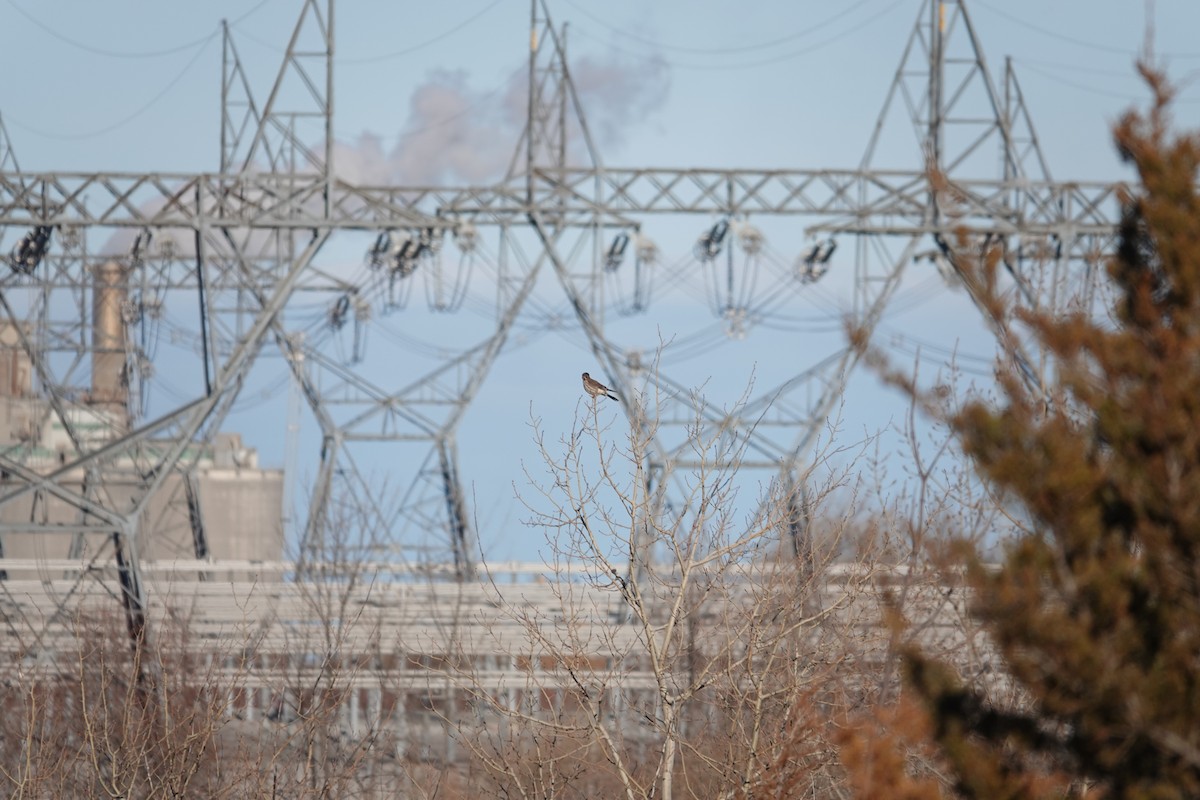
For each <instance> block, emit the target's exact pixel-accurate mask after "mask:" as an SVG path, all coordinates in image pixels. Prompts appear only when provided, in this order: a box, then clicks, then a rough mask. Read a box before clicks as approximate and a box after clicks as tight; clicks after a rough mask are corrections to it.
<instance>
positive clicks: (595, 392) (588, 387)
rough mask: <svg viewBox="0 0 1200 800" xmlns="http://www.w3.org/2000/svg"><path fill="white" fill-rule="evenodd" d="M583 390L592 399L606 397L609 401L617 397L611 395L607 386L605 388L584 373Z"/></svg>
mask: <svg viewBox="0 0 1200 800" xmlns="http://www.w3.org/2000/svg"><path fill="white" fill-rule="evenodd" d="M583 390H584V391H585V392H587V393H588V394H590V395H591V396H592V397H599V396H600V395H604V396H605V397H607V398H608V399H610V400H616V399H617V396H616V395H615V394H613V393H612V390H611V389H609V388H608V387H607V386H605V385H604V384H603V383H601V382H600V381H598V380H596V379H595V378H593V377H592V376H591V375H588V374H587V373H586V372H585V373H583Z"/></svg>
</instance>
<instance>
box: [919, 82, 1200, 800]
mask: <svg viewBox="0 0 1200 800" xmlns="http://www.w3.org/2000/svg"><path fill="white" fill-rule="evenodd" d="M1142 73H1143V75H1144V76H1145V78H1146V80H1147V81H1148V82H1149V84H1150V86H1151V88H1152V89H1153V91H1154V95H1155V102H1154V104H1153V106H1152V107H1151V109H1150V111H1149V112H1148V113H1146V114H1144V115H1143V114H1136V113H1130V114H1127V115H1126V116H1125V117H1124V118H1123V119H1121V120H1120V122H1119V124H1118V125H1117V126H1116V129H1115V136H1116V143H1117V147H1118V151H1119V152H1120V154H1121V156H1122V157H1123V158H1124V159H1125V160H1127V161H1128V162H1129V163H1130V164H1131V165H1132V166H1133V167H1134V169H1135V170H1136V172H1137V176H1138V185H1137V187H1136V188H1134V189H1131V190H1130V191H1129V193H1128V196H1126V197H1124V198H1123V208H1124V210H1123V216H1122V220H1121V226H1120V231H1119V234H1120V242H1119V246H1118V249H1117V252H1116V253H1115V255H1114V257H1113V258H1112V260H1111V262H1110V264H1109V267H1108V274H1109V277H1110V279H1111V282H1112V286H1113V289H1114V292H1115V295H1114V296H1115V299H1116V302H1115V307H1114V308H1113V313H1112V319H1109V320H1102V321H1097V320H1096V319H1095V318H1094V317H1091V316H1089V315H1087V314H1084V313H1079V314H1072V315H1055V314H1051V313H1036V312H1035V313H1027V314H1020V315H1019V316H1018V319H1019V320H1020V322H1021V324H1024V325H1027V326H1028V327H1029V329H1030V330H1032V331H1033V333H1034V336H1035V337H1036V338H1037V339H1038V341H1039V342H1040V344H1041V345H1042V347H1043V348H1044V349H1045V351H1046V352H1047V353H1049V354H1050V355H1051V360H1052V363H1053V364H1054V370H1053V377H1052V380H1053V382H1054V386H1053V389H1054V391H1053V392H1052V395H1053V396H1054V400H1053V401H1051V402H1050V403H1047V400H1046V398H1045V397H1043V396H1041V395H1040V394H1039V393H1037V392H1034V391H1031V390H1030V389H1029V388H1028V387H1026V385H1025V384H1024V383H1022V382H1021V381H1020V379H1019V378H1018V377H1017V376H1016V375H1015V374H1014V375H1008V376H1002V377H1001V380H1000V396H1001V402H999V403H988V402H984V401H978V402H972V403H969V404H967V405H965V406H964V407H962V408H961V409H959V410H958V411H955V412H953V413H948V414H947V415H946V419H947V421H948V422H949V423H950V425H951V427H952V429H953V430H954V432H955V434H956V436H957V437H958V438H959V440H960V441H961V443H962V446H963V448H964V450H965V452H966V454H967V456H968V457H969V458H970V459H971V460H972V462H973V464H974V466H975V467H976V469H977V470H978V472H979V474H980V475H981V476H982V477H983V478H984V479H985V480H986V481H988V482H989V483H990V484H991V485H992V486H994V487H995V488H996V489H997V491H998V493H1000V494H1001V495H1002V496H1004V497H1005V498H1011V499H1013V500H1015V501H1016V502H1017V503H1019V504H1020V505H1021V506H1023V507H1024V509H1025V510H1026V511H1027V513H1028V518H1029V519H1030V521H1031V530H1030V532H1029V533H1028V534H1026V535H1024V536H1022V537H1021V538H1020V539H1019V540H1017V541H1014V542H1011V543H1010V544H1009V545H1008V546H1007V547H1006V549H1005V551H1004V555H1003V557H1002V559H1001V564H1000V566H999V568H998V569H995V568H984V566H983V561H982V558H981V556H980V555H979V554H978V553H977V552H971V553H969V555H968V556H967V557H966V560H967V561H968V562H969V571H970V575H971V582H972V584H973V587H974V590H975V592H976V595H975V598H976V605H975V613H976V614H977V615H978V617H979V618H980V620H981V621H982V623H983V624H984V625H985V626H986V628H987V630H988V631H989V633H990V635H991V637H992V640H993V642H994V643H995V645H996V647H997V649H998V651H999V653H1000V654H1001V656H1002V658H1003V660H1004V663H1005V666H1006V669H1007V671H1008V673H1009V674H1010V675H1011V677H1012V678H1013V679H1014V680H1015V681H1016V683H1017V684H1018V686H1019V687H1020V689H1021V690H1022V693H1023V695H1024V697H1025V698H1026V702H1024V703H1023V704H1021V705H1020V706H1019V707H1017V708H1015V709H1014V708H1013V707H1011V706H1010V707H1003V706H1001V705H1000V704H999V703H995V702H993V701H992V699H991V698H989V696H988V695H987V694H986V692H985V691H984V690H982V689H981V688H980V687H973V686H967V685H963V684H962V683H961V682H959V681H958V680H957V678H956V677H955V673H954V672H953V671H952V670H951V669H950V668H949V667H947V666H946V665H944V664H940V663H937V662H936V661H933V660H930V659H928V658H925V657H923V656H922V654H921V653H920V652H919V651H917V650H915V649H914V650H909V651H908V652H907V653H906V654H905V665H906V667H905V669H906V677H907V679H908V685H909V687H910V689H911V690H912V691H914V692H915V694H916V695H917V696H919V697H920V698H922V700H923V701H924V705H925V706H926V708H927V709H928V711H929V713H930V715H931V718H932V723H933V736H934V738H935V739H936V741H937V743H938V745H939V746H940V750H941V753H942V755H943V756H944V758H945V759H946V762H947V764H948V765H949V767H950V770H951V773H952V775H953V782H954V784H955V785H956V787H957V789H958V791H959V792H960V793H961V794H962V795H963V796H966V797H975V798H1020V797H1043V796H1062V795H1063V794H1066V793H1068V792H1072V793H1075V792H1078V793H1080V794H1084V793H1086V796H1088V797H1104V798H1129V799H1130V800H1132V799H1134V798H1138V799H1141V798H1145V799H1146V800H1149V799H1150V798H1155V799H1156V800H1157V799H1159V798H1162V799H1164V800H1165V799H1166V798H1187V797H1200V198H1198V196H1197V191H1196V179H1197V168H1198V166H1200V137H1198V136H1197V135H1194V134H1193V135H1177V134H1174V133H1172V132H1171V129H1170V120H1169V115H1168V108H1169V100H1170V95H1171V90H1170V88H1169V86H1168V85H1167V83H1166V81H1165V79H1164V77H1163V75H1162V74H1161V73H1159V72H1156V71H1154V70H1152V69H1149V68H1143V69H1142ZM964 260H965V259H964ZM975 260H976V265H975V266H974V267H973V268H972V277H971V278H970V279H971V280H973V281H974V282H975V283H976V286H975V288H976V290H977V291H978V293H980V295H981V296H983V297H984V298H985V302H986V303H989V304H992V305H993V308H994V310H997V311H1000V310H1002V309H1000V307H999V304H1000V302H1001V301H1000V300H999V298H998V296H997V295H996V294H995V293H994V291H993V290H992V288H991V287H994V285H995V281H994V280H993V277H994V275H995V270H996V268H997V258H996V255H995V254H994V253H992V254H990V255H988V256H985V257H983V258H982V259H980V258H979V257H978V256H977V257H976V259H975ZM1114 322H1115V324H1114ZM1056 777H1058V778H1061V779H1058V780H1056V779H1055V778H1056ZM1068 787H1070V788H1068Z"/></svg>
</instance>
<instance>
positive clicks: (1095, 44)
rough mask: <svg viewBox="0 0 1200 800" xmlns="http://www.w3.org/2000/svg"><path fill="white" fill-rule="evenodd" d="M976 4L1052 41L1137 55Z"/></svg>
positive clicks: (1182, 55) (1190, 55)
mask: <svg viewBox="0 0 1200 800" xmlns="http://www.w3.org/2000/svg"><path fill="white" fill-rule="evenodd" d="M974 4H975V5H977V6H982V7H983V8H985V9H987V10H988V11H990V12H992V13H993V14H996V15H997V16H1001V17H1004V18H1005V19H1007V20H1008V21H1010V22H1015V23H1016V24H1018V25H1020V26H1021V27H1023V28H1028V29H1029V30H1031V31H1036V32H1038V33H1040V34H1042V35H1043V36H1049V37H1050V38H1052V39H1058V40H1059V41H1061V42H1067V43H1068V44H1073V45H1075V46H1077V47H1086V48H1088V49H1091V50H1098V51H1100V52H1102V53H1119V54H1121V55H1125V56H1129V55H1134V54H1135V51H1134V50H1131V49H1130V48H1128V47H1116V46H1114V45H1109V44H1101V43H1099V42H1092V41H1088V40H1087V39H1078V38H1076V37H1074V36H1068V35H1067V34H1065V33H1059V32H1058V31H1054V30H1050V29H1049V28H1043V27H1042V26H1040V25H1035V24H1033V23H1032V22H1029V21H1027V20H1024V19H1021V18H1020V17H1018V16H1017V15H1016V14H1010V13H1009V12H1007V11H1001V10H1000V9H999V8H996V7H995V6H992V5H989V4H988V3H985V2H983V0H975V2H974ZM1162 55H1167V56H1170V57H1171V58H1200V53H1164V54H1162Z"/></svg>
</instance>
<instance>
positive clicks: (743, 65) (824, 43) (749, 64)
mask: <svg viewBox="0 0 1200 800" xmlns="http://www.w3.org/2000/svg"><path fill="white" fill-rule="evenodd" d="M904 1H905V0H895V2H893V3H890V4H889V5H888V6H886V7H885V8H884V9H883V10H882V11H880V12H879V13H878V14H875V15H873V16H871V17H868V18H867V19H865V20H863V21H861V22H859V23H857V24H856V25H853V26H851V27H850V28H847V29H846V30H844V31H842V32H841V33H836V34H834V35H832V36H830V37H828V38H826V39H823V40H821V41H819V42H816V43H815V44H811V45H809V46H808V47H803V48H800V49H799V50H793V51H791V52H788V53H781V54H779V55H776V56H772V57H770V58H764V59H759V60H757V61H742V62H733V63H729V64H689V63H685V62H681V61H674V60H672V59H664V58H663V57H662V56H661V55H658V54H655V55H646V54H645V53H640V52H637V51H635V50H630V49H628V48H624V47H620V46H618V45H615V44H612V43H611V42H605V41H603V40H601V39H599V38H598V37H595V36H589V35H587V34H586V33H579V34H578V35H580V36H582V37H583V38H585V39H591V40H592V41H594V42H597V43H600V44H607V45H608V46H609V47H611V48H612V49H613V50H616V51H618V52H621V53H625V54H627V55H630V56H632V57H634V58H637V59H640V60H642V61H653V62H657V63H662V64H666V65H668V66H671V67H676V68H679V69H695V70H720V71H728V70H735V69H750V68H753V67H763V66H767V65H770V64H777V63H779V62H781V61H788V60H791V59H793V58H798V57H800V56H803V55H808V54H809V53H813V52H815V51H817V50H820V49H822V48H825V47H828V46H829V45H831V44H835V43H837V42H839V41H841V40H842V39H845V38H847V37H849V36H852V35H853V34H856V33H858V32H860V31H862V30H864V29H865V28H867V27H869V26H871V25H873V24H875V23H876V22H879V21H880V20H882V19H884V18H886V17H887V16H888V15H889V14H891V12H893V11H895V10H896V9H897V8H899V7H900V5H901V4H902V3H903V2H904Z"/></svg>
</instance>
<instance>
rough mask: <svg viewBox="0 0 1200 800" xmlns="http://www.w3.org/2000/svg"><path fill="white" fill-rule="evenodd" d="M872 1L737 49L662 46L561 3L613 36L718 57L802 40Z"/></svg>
mask: <svg viewBox="0 0 1200 800" xmlns="http://www.w3.org/2000/svg"><path fill="white" fill-rule="evenodd" d="M872 1H873V0H859V2H857V3H855V4H854V5H852V6H849V7H848V8H844V9H842V10H841V11H839V12H838V13H837V14H834V15H833V16H832V17H828V18H826V19H824V20H822V21H820V22H818V23H817V24H816V25H812V26H810V27H808V28H805V29H803V30H800V31H796V32H795V33H791V34H788V35H787V36H781V37H779V38H777V39H769V40H767V41H764V42H756V43H755V44H747V45H739V46H737V47H686V46H682V45H670V44H664V43H663V42H660V41H658V40H655V39H650V38H647V37H644V36H639V35H638V34H636V33H632V32H630V31H628V30H625V29H623V28H619V27H617V26H615V25H612V24H611V23H609V22H606V21H605V20H603V19H601V18H600V17H598V16H596V15H595V14H593V13H592V12H591V11H588V10H587V9H586V8H584V7H583V6H581V5H579V4H578V3H573V2H571V0H563V2H564V3H566V4H567V5H568V6H570V7H571V8H573V9H575V10H576V11H578V12H579V13H581V14H583V15H584V16H585V17H587V18H588V19H590V20H592V21H593V22H595V23H596V24H597V25H600V26H601V27H603V28H606V29H608V30H609V31H611V32H613V33H615V34H618V35H620V36H623V37H625V38H627V39H632V40H634V41H635V42H641V43H642V44H647V45H650V46H652V47H655V48H657V49H659V50H671V51H674V52H677V53H695V54H701V55H720V54H724V53H747V52H755V51H758V50H762V49H764V48H768V47H774V46H776V45H780V44H786V43H787V42H792V41H795V40H796V39H802V38H804V37H805V36H809V35H811V34H813V33H815V32H817V31H819V30H821V29H822V28H824V27H827V26H828V25H831V24H833V23H834V22H836V21H837V20H839V19H841V18H842V17H844V16H846V15H847V14H852V13H854V12H855V11H857V10H858V9H859V8H861V7H862V6H864V5H866V4H867V3H869V2H872Z"/></svg>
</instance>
